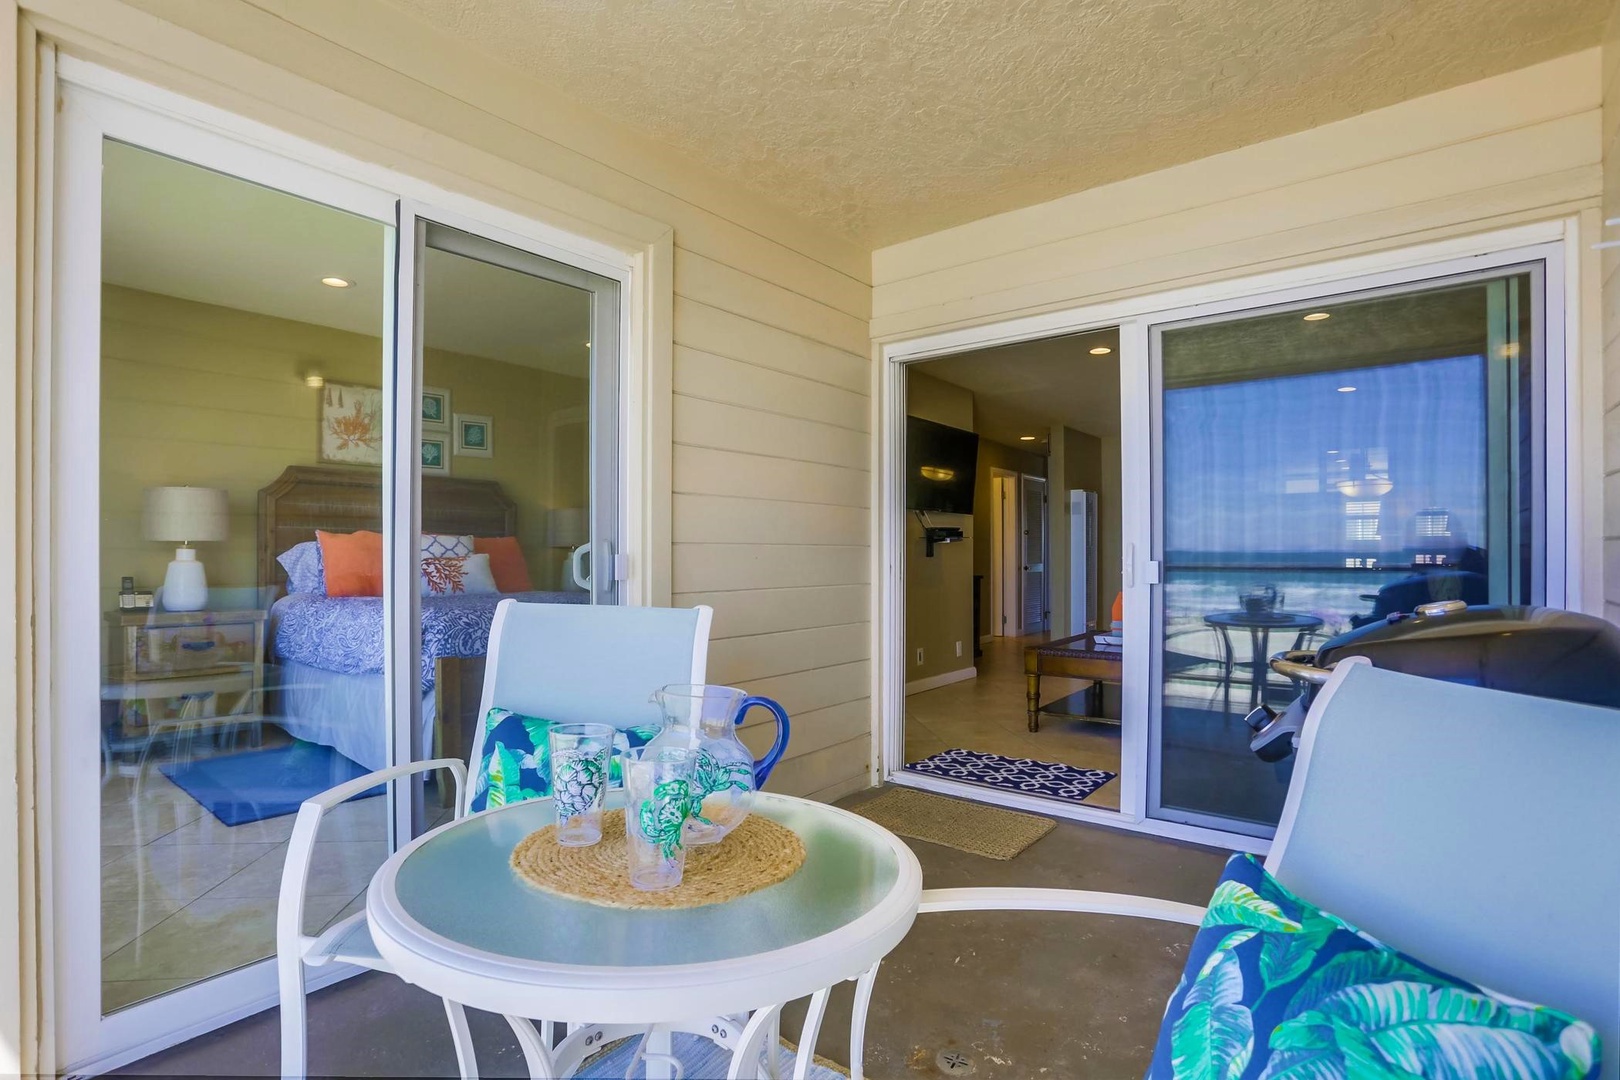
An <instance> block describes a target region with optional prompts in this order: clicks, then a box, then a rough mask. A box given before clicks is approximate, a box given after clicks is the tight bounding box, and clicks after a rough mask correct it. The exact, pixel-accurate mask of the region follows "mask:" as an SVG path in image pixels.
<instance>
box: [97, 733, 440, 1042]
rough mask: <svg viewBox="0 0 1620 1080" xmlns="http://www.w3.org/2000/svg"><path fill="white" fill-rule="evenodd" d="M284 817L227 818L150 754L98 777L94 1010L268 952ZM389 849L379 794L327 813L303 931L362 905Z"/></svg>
mask: <svg viewBox="0 0 1620 1080" xmlns="http://www.w3.org/2000/svg"><path fill="white" fill-rule="evenodd" d="M294 817H295V815H292V814H288V815H285V816H283V817H275V818H267V819H265V820H263V821H255V822H248V823H244V824H241V825H236V826H228V825H225V824H223V823H221V822H220V821H219V820H218V819H217V818H215V817H214V816H213V815H212V814H211V813H209V812H208V811H207V810H206V809H205V808H204V807H203V806H201V805H200V804H199V803H197V802H196V801H195V800H193V799H192V798H191V796H189V795H187V794H186V793H185V792H184V791H183V790H181V789H180V788H179V787H176V786H175V785H174V784H172V783H170V781H169V780H168V778H167V777H165V776H164V775H163V774H162V773H161V772H160V771H158V768H157V766H156V764H154V763H149V764H148V765H147V766H146V767H145V768H143V769H142V770H141V773H140V775H139V776H135V777H131V776H119V777H114V778H111V779H109V780H107V782H106V783H105V784H103V786H102V792H101V841H102V847H101V956H102V968H101V972H102V1008H103V1010H105V1011H106V1012H114V1011H116V1010H118V1009H122V1008H125V1007H126V1006H129V1005H133V1004H135V1003H137V1002H139V1001H144V1000H146V999H147V998H150V997H154V996H156V995H158V994H162V993H166V992H168V991H170V990H174V989H177V988H179V987H182V986H186V985H189V984H191V983H193V982H197V981H199V980H201V979H206V978H210V977H212V976H214V975H219V974H222V973H223V972H227V971H231V970H233V969H235V968H238V967H241V966H243V965H245V964H250V963H253V962H254V961H256V960H261V959H263V958H265V957H267V956H270V955H272V954H273V953H274V952H275V921H276V902H277V897H278V894H279V892H280V889H281V867H282V862H283V860H284V859H285V858H286V853H287V839H288V837H289V836H291V834H292V827H293V821H294ZM436 823H437V822H435V824H436ZM387 854H388V825H387V800H386V799H383V798H369V799H361V800H358V801H356V802H350V803H345V804H344V805H342V806H339V807H336V808H335V809H333V810H332V811H331V812H329V813H328V814H327V816H326V818H325V819H324V820H323V822H322V825H321V832H320V835H319V838H318V839H317V841H316V845H315V857H314V860H313V862H312V865H311V868H310V878H309V891H308V897H309V900H308V904H307V907H306V915H305V923H306V925H305V929H306V931H308V932H315V931H318V930H319V929H321V928H322V927H324V926H326V925H328V924H330V923H331V922H333V921H335V920H337V919H339V918H342V917H344V916H347V915H349V914H351V913H352V912H355V911H358V910H360V908H361V906H362V905H363V903H364V894H365V888H366V885H367V883H368V882H369V881H370V880H371V875H372V873H373V872H374V871H375V870H376V868H377V867H378V866H379V865H381V863H382V861H383V860H384V858H386V857H387Z"/></svg>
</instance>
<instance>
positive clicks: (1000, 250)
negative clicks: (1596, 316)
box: [872, 49, 1602, 340]
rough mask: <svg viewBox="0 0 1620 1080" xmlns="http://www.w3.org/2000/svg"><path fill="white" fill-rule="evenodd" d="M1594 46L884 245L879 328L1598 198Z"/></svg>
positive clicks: (936, 324)
mask: <svg viewBox="0 0 1620 1080" xmlns="http://www.w3.org/2000/svg"><path fill="white" fill-rule="evenodd" d="M1600 69H1601V62H1600V56H1599V50H1597V49H1591V50H1587V51H1586V52H1582V53H1577V54H1574V55H1572V56H1568V57H1564V58H1561V59H1559V60H1555V61H1551V62H1548V63H1544V64H1540V65H1537V66H1535V67H1531V68H1526V69H1524V70H1522V71H1518V72H1513V73H1510V74H1507V75H1503V76H1499V77H1496V78H1492V79H1487V80H1483V81H1481V82H1477V83H1473V84H1470V85H1467V86H1462V87H1458V88H1456V89H1453V90H1448V91H1444V92H1442V93H1439V94H1433V95H1430V96H1428V97H1423V98H1417V99H1414V100H1412V101H1408V102H1404V103H1402V104H1400V105H1395V106H1391V107H1389V108H1385V109H1380V110H1377V111H1375V112H1371V113H1366V114H1364V115H1362V116H1358V117H1353V118H1351V119H1348V120H1343V121H1340V122H1337V123H1333V124H1328V125H1325V126H1323V127H1319V128H1314V129H1312V130H1309V131H1304V132H1300V133H1298V134H1295V135H1289V136H1285V137H1283V138H1279V139H1274V140H1270V141H1268V142H1264V143H1257V144H1255V145H1253V146H1248V147H1244V148H1242V149H1240V150H1234V151H1231V152H1229V153H1225V154H1219V155H1216V156H1214V157H1210V158H1205V159H1203V160H1200V161H1195V162H1191V163H1189V164H1186V165H1180V166H1176V167H1174V168H1170V169H1165V170H1162V171H1160V172H1156V173H1152V174H1149V175H1146V176H1140V177H1136V178H1134V179H1130V180H1125V181H1121V182H1119V183H1115V184H1109V185H1106V186H1104V187H1100V188H1095V189H1092V190H1090V191H1085V192H1081V193H1078V194H1076V195H1071V196H1067V197H1065V198H1061V199H1057V200H1054V201H1052V202H1048V203H1043V204H1041V205H1039V206H1033V207H1027V208H1025V209H1021V210H1015V211H1011V212H1009V213H1005V214H1000V215H997V216H995V217H992V218H986V219H984V220H981V221H977V222H973V223H970V224H967V225H963V226H960V227H958V228H955V229H950V230H946V231H944V232H940V233H935V234H932V235H929V236H925V237H920V238H918V239H915V240H911V241H907V242H905V243H901V244H896V245H894V246H892V247H888V248H885V249H883V250H881V251H878V252H876V253H875V254H874V256H873V283H874V290H873V320H872V326H873V334H874V336H875V337H877V338H879V339H880V340H889V339H894V338H899V337H908V336H915V335H917V334H920V333H923V332H927V331H933V330H941V329H946V328H950V327H959V326H966V325H972V324H976V323H985V322H993V321H997V320H1000V319H1004V318H1007V317H1009V316H1012V315H1016V314H1032V313H1036V312H1040V311H1049V310H1058V309H1061V308H1064V307H1071V306H1075V305H1076V304H1079V303H1083V302H1087V303H1089V302H1097V301H1102V300H1107V299H1115V298H1120V297H1126V296H1132V295H1142V294H1146V293H1151V292H1156V291H1159V290H1162V289H1167V288H1171V287H1175V286H1183V285H1191V284H1196V283H1199V282H1203V281H1210V280H1217V279H1220V278H1229V277H1234V276H1240V275H1246V274H1252V273H1258V272H1262V271H1266V270H1274V269H1280V268H1283V267H1287V266H1293V265H1302V264H1307V263H1312V262H1321V261H1323V260H1325V259H1330V258H1335V257H1340V256H1345V255H1350V254H1355V253H1358V252H1362V251H1367V250H1375V249H1378V248H1387V247H1391V246H1396V245H1398V244H1406V243H1414V242H1419V241H1421V240H1428V239H1436V238H1439V237H1442V236H1446V235H1455V234H1461V233H1467V232H1479V231H1483V230H1485V229H1489V228H1495V227H1500V226H1502V225H1506V224H1510V223H1515V222H1520V221H1527V220H1538V219H1544V218H1547V217H1551V216H1555V215H1559V214H1563V213H1569V212H1571V211H1573V210H1576V209H1580V208H1582V207H1589V206H1594V205H1596V200H1597V197H1598V193H1599V189H1600V183H1601V177H1600V171H1601V165H1600V148H1601V145H1602V142H1601V136H1600V126H1601V117H1600V111H1599V99H1600V92H1601V82H1602V76H1601V70H1600Z"/></svg>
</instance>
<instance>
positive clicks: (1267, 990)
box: [1148, 855, 1598, 1080]
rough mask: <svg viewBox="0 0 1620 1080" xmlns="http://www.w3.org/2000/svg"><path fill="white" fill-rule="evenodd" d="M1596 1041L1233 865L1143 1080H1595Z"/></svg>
mask: <svg viewBox="0 0 1620 1080" xmlns="http://www.w3.org/2000/svg"><path fill="white" fill-rule="evenodd" d="M1597 1075H1598V1037H1597V1033H1596V1032H1595V1031H1594V1030H1593V1029H1592V1028H1591V1026H1590V1025H1588V1024H1585V1023H1583V1022H1581V1021H1579V1020H1576V1019H1575V1018H1574V1017H1572V1016H1569V1015H1567V1014H1565V1013H1562V1012H1559V1011H1558V1010H1556V1009H1549V1008H1544V1007H1542V1006H1540V1005H1531V1004H1528V1003H1526V1002H1522V1001H1516V1000H1514V999H1512V998H1507V997H1503V996H1501V995H1499V994H1494V993H1492V992H1491V991H1489V990H1485V989H1482V988H1480V987H1478V986H1475V985H1474V984H1472V983H1470V982H1467V981H1465V980H1463V979H1458V978H1454V977H1452V976H1450V975H1446V974H1444V973H1443V972H1440V971H1436V970H1435V969H1434V968H1431V967H1429V966H1428V965H1427V964H1424V963H1422V962H1421V961H1418V960H1414V959H1412V958H1411V957H1409V956H1407V955H1406V954H1404V953H1401V952H1398V951H1397V950H1395V949H1392V948H1390V947H1389V946H1387V945H1385V944H1383V943H1382V942H1379V941H1377V940H1375V939H1374V938H1372V937H1370V936H1369V935H1367V934H1364V933H1362V932H1361V931H1359V930H1357V929H1356V928H1355V927H1353V926H1351V925H1350V924H1349V923H1347V922H1345V921H1344V920H1343V919H1340V918H1339V917H1338V916H1336V915H1330V914H1329V913H1327V912H1325V911H1322V910H1320V909H1319V908H1317V907H1315V906H1314V905H1312V904H1310V903H1309V902H1307V901H1305V900H1301V899H1300V898H1299V897H1297V896H1295V895H1294V894H1293V893H1291V892H1289V891H1288V890H1287V889H1285V888H1283V887H1282V886H1281V885H1280V884H1278V883H1277V881H1276V879H1274V878H1273V877H1272V876H1271V875H1270V874H1268V873H1266V872H1265V869H1264V868H1263V867H1262V866H1261V865H1260V862H1259V861H1258V860H1257V859H1255V858H1254V856H1252V855H1237V856H1234V857H1233V858H1232V860H1231V861H1230V862H1228V863H1227V864H1226V873H1225V874H1224V875H1223V876H1222V878H1221V882H1220V884H1219V885H1217V886H1216V888H1215V895H1214V896H1213V897H1211V899H1210V904H1209V912H1208V914H1207V915H1205V916H1204V922H1203V925H1202V926H1201V927H1200V928H1199V930H1198V936H1197V937H1195V938H1194V939H1193V943H1192V947H1191V949H1190V950H1189V953H1188V956H1187V968H1186V971H1185V972H1184V973H1183V975H1182V977H1181V984H1180V985H1179V986H1177V987H1176V992H1175V994H1174V995H1172V996H1171V998H1170V1005H1169V1007H1168V1008H1167V1009H1166V1010H1165V1016H1164V1024H1163V1026H1162V1027H1160V1029H1159V1041H1158V1044H1157V1045H1156V1046H1155V1048H1154V1053H1153V1064H1152V1065H1151V1066H1150V1067H1149V1069H1148V1080H1338V1078H1341V1077H1342V1078H1345V1080H1363V1078H1365V1080H1410V1078H1412V1077H1425V1078H1429V1080H1441V1078H1444V1080H1453V1078H1455V1080H1464V1078H1467V1080H1510V1078H1511V1080H1539V1078H1547V1080H1595V1078H1596V1077H1597Z"/></svg>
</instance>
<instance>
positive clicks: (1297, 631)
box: [1149, 262, 1561, 835]
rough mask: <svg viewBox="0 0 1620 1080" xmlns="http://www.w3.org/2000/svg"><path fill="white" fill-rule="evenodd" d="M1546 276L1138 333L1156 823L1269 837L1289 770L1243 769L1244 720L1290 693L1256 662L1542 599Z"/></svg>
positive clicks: (1398, 290)
mask: <svg viewBox="0 0 1620 1080" xmlns="http://www.w3.org/2000/svg"><path fill="white" fill-rule="evenodd" d="M1544 276H1545V270H1544V265H1543V264H1542V263H1541V262H1526V263H1523V264H1520V265H1516V266H1510V267H1505V268H1502V269H1498V270H1492V271H1489V272H1486V273H1483V274H1480V273H1474V274H1469V275H1466V276H1457V277H1452V278H1446V279H1440V280H1429V281H1425V282H1421V283H1413V284H1405V285H1400V286H1393V287H1387V288H1382V289H1376V290H1370V291H1364V292H1350V293H1346V294H1343V295H1334V296H1316V297H1314V298H1311V299H1307V300H1296V301H1295V302H1291V303H1285V304H1280V305H1277V306H1272V307H1263V308H1259V309H1255V308H1251V309H1249V310H1244V311H1235V312H1230V313H1224V314H1220V315H1215V316H1212V317H1202V318H1196V317H1195V318H1189V319H1184V320H1176V321H1170V322H1166V323H1162V324H1160V325H1157V326H1155V327H1153V329H1152V335H1151V346H1152V365H1153V371H1152V377H1153V380H1154V402H1155V411H1156V416H1155V423H1154V428H1155V435H1156V440H1155V441H1156V460H1155V472H1156V485H1155V486H1156V490H1155V520H1156V528H1155V556H1154V557H1155V559H1157V560H1158V562H1159V563H1160V564H1161V567H1162V571H1161V584H1160V586H1159V587H1158V588H1157V589H1156V590H1155V592H1156V603H1155V605H1154V607H1155V612H1154V619H1155V622H1154V626H1155V637H1156V640H1157V651H1156V659H1157V663H1156V666H1155V670H1154V694H1153V697H1152V701H1153V718H1152V719H1153V737H1152V739H1151V741H1150V748H1151V754H1150V758H1151V775H1150V778H1149V795H1150V812H1151V813H1153V814H1154V815H1155V816H1157V817H1160V818H1163V819H1167V820H1171V821H1180V822H1187V823H1192V824H1200V825H1211V826H1214V827H1217V828H1221V829H1224V830H1228V831H1236V832H1243V833H1251V834H1255V835H1269V834H1270V832H1271V831H1272V829H1273V828H1274V826H1275V824H1276V821H1277V818H1278V815H1279V813H1280V812H1281V809H1282V804H1283V798H1284V795H1285V794H1286V791H1287V786H1288V782H1289V778H1290V776H1291V770H1292V764H1291V759H1290V760H1285V761H1282V762H1279V763H1268V762H1265V761H1262V760H1260V759H1259V758H1258V757H1256V756H1255V755H1254V754H1253V753H1251V752H1250V750H1249V738H1250V735H1251V730H1250V728H1249V726H1248V725H1247V724H1246V723H1245V722H1244V717H1245V715H1246V714H1248V713H1249V712H1250V711H1251V710H1253V709H1257V708H1259V707H1261V706H1266V707H1269V708H1271V709H1279V708H1282V707H1283V706H1285V705H1286V704H1287V703H1288V702H1289V701H1290V700H1292V699H1293V697H1294V696H1295V695H1296V693H1297V690H1296V688H1295V687H1294V686H1293V685H1291V684H1290V683H1289V682H1288V681H1287V680H1284V679H1282V678H1281V677H1279V676H1276V675H1274V674H1272V673H1271V672H1270V670H1269V667H1268V665H1267V663H1266V661H1267V659H1268V657H1269V655H1270V654H1272V653H1275V652H1279V651H1281V650H1284V649H1290V648H1308V647H1312V646H1315V645H1319V644H1321V643H1322V642H1324V641H1326V640H1327V639H1329V638H1331V637H1333V636H1335V635H1337V634H1341V633H1343V632H1345V631H1348V630H1350V629H1353V628H1355V627H1358V626H1363V625H1366V624H1368V623H1370V622H1374V621H1377V620H1381V619H1384V618H1386V617H1388V616H1390V615H1393V614H1397V613H1403V612H1405V613H1409V612H1411V611H1413V610H1414V609H1415V608H1416V606H1417V605H1418V604H1421V603H1425V602H1428V601H1432V600H1448V599H1458V600H1463V601H1466V602H1468V603H1470V604H1483V603H1497V604H1524V603H1540V602H1543V601H1544V600H1545V598H1546V595H1547V553H1548V551H1549V544H1548V536H1547V520H1548V518H1547V493H1548V477H1549V458H1553V459H1555V460H1561V458H1559V457H1558V455H1559V450H1558V449H1557V447H1556V446H1555V445H1554V444H1552V443H1551V442H1549V438H1548V430H1547V429H1548V425H1547V422H1546V421H1547V416H1548V411H1547V404H1546V403H1547V383H1548V364H1547V359H1546V352H1547V350H1546V348H1545V344H1544V337H1543V332H1542V326H1541V321H1542V315H1541V313H1542V311H1543V305H1544V299H1545V281H1544ZM1391 752H1392V753H1398V752H1399V748H1398V747H1392V748H1391ZM1368 785H1369V793H1372V792H1374V791H1376V786H1377V778H1376V777H1369V778H1368Z"/></svg>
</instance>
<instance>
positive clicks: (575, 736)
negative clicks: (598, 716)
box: [547, 724, 613, 847]
mask: <svg viewBox="0 0 1620 1080" xmlns="http://www.w3.org/2000/svg"><path fill="white" fill-rule="evenodd" d="M547 737H548V738H549V739H550V742H551V794H552V799H553V804H554V805H555V806H556V809H557V843H559V844H562V845H563V846H564V847H589V846H591V845H592V844H594V843H596V842H597V841H599V840H601V839H602V803H603V801H604V800H605V798H606V796H607V787H608V766H609V761H610V759H611V757H612V756H613V728H612V727H610V726H608V725H607V724H557V725H555V726H553V727H552V729H551V731H550V732H549V733H548V735H547Z"/></svg>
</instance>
